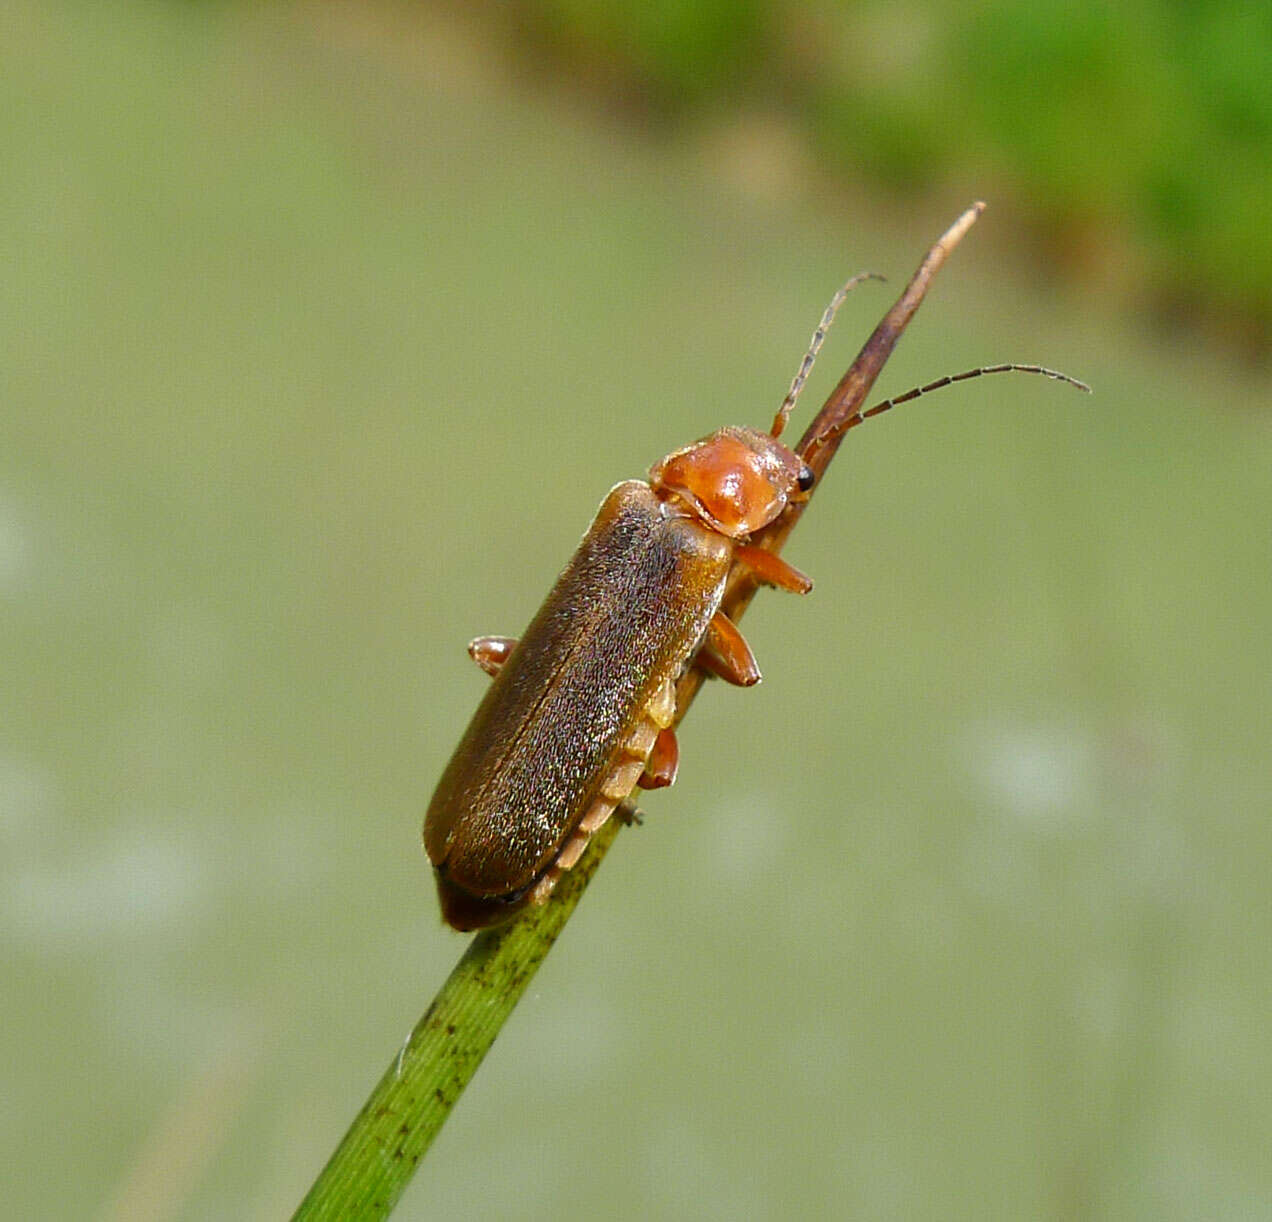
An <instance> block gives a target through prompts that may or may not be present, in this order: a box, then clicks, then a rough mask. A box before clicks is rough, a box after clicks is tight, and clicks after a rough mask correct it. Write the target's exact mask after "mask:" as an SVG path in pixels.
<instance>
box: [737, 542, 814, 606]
mask: <svg viewBox="0 0 1272 1222" xmlns="http://www.w3.org/2000/svg"><path fill="white" fill-rule="evenodd" d="M733 558H734V560H736V561H737V562H738V563H739V564H741V565H745V566H746V567H747V568H748V569H750V570H751V572H752V573H753V574H755V578H756V580H757V581H762V582H764V583H765V584H766V585H770V586H776V587H777V588H778V589H779V590H789V591H790V592H791V593H792V594H807V593H808V591H809V590H811V589H812V588H813V579H812V578H811V577H809V576H807V575H806V574H804V573H801V572H800V571H799V569H797V568H796V567H795V566H794V565H793V564H787V563H786V561H785V560H783V559H782V558H781V556H779V555H778V554H777V553H776V552H770V551H768V550H767V549H766V548H763V547H752V546H751V545H750V544H749V543H739V544H738V546H737V547H735V548H734V549H733Z"/></svg>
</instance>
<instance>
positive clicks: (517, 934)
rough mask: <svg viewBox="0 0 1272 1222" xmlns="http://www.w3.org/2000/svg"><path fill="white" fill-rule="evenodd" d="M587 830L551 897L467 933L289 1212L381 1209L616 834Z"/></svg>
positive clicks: (375, 1213) (404, 1180)
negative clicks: (468, 938) (458, 954)
mask: <svg viewBox="0 0 1272 1222" xmlns="http://www.w3.org/2000/svg"><path fill="white" fill-rule="evenodd" d="M619 826H620V824H619V821H618V820H617V819H611V820H610V821H609V823H608V824H606V826H605V827H603V828H601V829H600V831H598V832H597V833H596V835H595V836H594V837H593V838H592V843H591V844H590V845H589V846H588V850H587V852H586V853H584V855H583V857H582V858H581V859H580V860H579V862H578V864H577V865H576V866H575V867H574V869H573V870H570V871H569V872H568V873H567V874H565V875H564V876H563V877H562V879H561V881H560V882H559V883H558V884H557V886H556V889H555V890H554V891H553V893H552V902H551V903H549V904H544V905H542V906H541V907H537V908H528V909H526V910H524V911H523V912H522V913H521V914H520V915H519V916H518V917H517V918H516V919H515V920H512V921H510V922H508V924H506V925H502V926H499V927H498V928H496V929H488V930H485V931H484V932H482V933H479V934H478V935H477V936H476V937H474V938H473V940H472V942H471V943H470V944H469V947H468V949H467V950H466V951H465V952H464V955H463V957H462V958H461V959H460V961H459V962H458V963H457V964H456V965H455V968H454V970H453V971H452V972H451V974H450V976H449V977H448V978H447V980H446V983H445V984H444V985H442V988H441V991H440V992H439V993H438V994H437V996H436V997H435V998H434V999H433V1004H432V1005H430V1006H429V1008H428V1010H427V1011H426V1012H425V1014H424V1017H423V1018H421V1019H420V1021H419V1022H418V1023H416V1025H415V1029H414V1030H413V1031H412V1032H411V1034H410V1036H409V1037H408V1039H407V1041H406V1043H405V1044H404V1045H403V1046H402V1049H401V1051H400V1052H399V1053H398V1055H397V1056H395V1057H394V1058H393V1061H392V1063H391V1064H390V1065H389V1067H388V1069H387V1070H385V1073H384V1076H383V1077H382V1078H381V1079H380V1081H379V1083H378V1084H377V1085H376V1087H375V1089H374V1090H373V1091H372V1092H371V1097H370V1098H369V1099H368V1100H367V1102H366V1103H365V1104H364V1105H363V1108H362V1111H361V1112H359V1113H358V1115H357V1118H356V1119H355V1120H354V1122H353V1124H352V1125H351V1126H350V1128H349V1131H348V1133H347V1134H346V1135H345V1138H344V1140H343V1141H342V1142H341V1143H340V1145H339V1147H338V1148H337V1149H336V1152H335V1153H334V1154H333V1155H332V1157H331V1161H330V1162H328V1164H327V1166H326V1167H325V1168H323V1171H322V1174H321V1175H320V1176H319V1177H318V1179H317V1180H316V1181H315V1183H314V1186H313V1187H312V1188H311V1189H310V1191H309V1195H308V1196H306V1197H305V1199H304V1201H303V1202H301V1206H300V1208H299V1209H298V1210H297V1211H296V1215H295V1216H296V1218H298V1219H300V1218H303V1219H318V1218H332V1219H336V1218H339V1219H347V1218H382V1217H386V1216H387V1215H388V1214H389V1212H390V1211H391V1210H392V1209H393V1206H394V1205H395V1204H396V1203H397V1200H398V1198H399V1197H400V1196H401V1195H402V1192H403V1190H404V1189H405V1188H406V1185H407V1184H408V1183H409V1182H410V1178H411V1175H412V1173H413V1172H414V1170H415V1167H416V1165H417V1164H418V1163H419V1161H420V1159H421V1158H423V1157H424V1152H425V1151H426V1150H427V1149H428V1148H429V1146H430V1145H431V1144H432V1141H433V1138H434V1137H436V1136H437V1134H438V1132H439V1131H440V1130H441V1127H442V1125H443V1124H445V1123H446V1117H447V1116H448V1115H449V1114H450V1110H451V1108H452V1107H453V1106H454V1104H455V1100H456V1099H458V1098H459V1096H460V1093H461V1092H462V1091H463V1089H464V1087H465V1086H467V1085H468V1082H469V1079H470V1078H471V1077H472V1076H473V1074H474V1073H475V1072H476V1070H477V1066H478V1065H480V1064H481V1061H482V1058H483V1057H484V1056H485V1055H486V1052H487V1050H488V1049H489V1048H490V1045H491V1044H492V1043H494V1039H495V1036H497V1035H498V1034H499V1030H500V1028H501V1027H502V1026H503V1024H504V1020H505V1019H506V1018H507V1017H508V1015H509V1014H510V1013H512V1009H513V1007H514V1006H515V1005H516V1004H517V1002H518V1001H519V1000H520V998H521V995H522V993H524V992H525V991H526V986H527V985H528V984H529V983H530V980H531V979H532V978H533V976H534V973H535V971H536V970H537V969H538V967H539V964H540V963H542V962H543V958H544V956H545V955H546V954H547V953H548V951H549V950H551V949H552V944H553V942H555V941H556V938H557V935H558V934H559V933H560V932H561V930H562V929H563V928H564V926H565V923H566V921H567V920H569V918H570V914H571V913H572V912H573V911H574V907H575V905H576V904H577V903H578V902H579V898H580V897H581V896H582V894H583V891H584V889H585V888H586V887H587V884H588V882H589V881H590V880H591V877H592V875H593V874H594V873H595V872H596V868H597V866H599V865H600V863H601V859H602V858H603V857H604V856H605V853H606V850H607V849H608V848H609V846H610V845H611V844H612V843H613V841H614V837H615V836H616V835H617V834H618V829H619Z"/></svg>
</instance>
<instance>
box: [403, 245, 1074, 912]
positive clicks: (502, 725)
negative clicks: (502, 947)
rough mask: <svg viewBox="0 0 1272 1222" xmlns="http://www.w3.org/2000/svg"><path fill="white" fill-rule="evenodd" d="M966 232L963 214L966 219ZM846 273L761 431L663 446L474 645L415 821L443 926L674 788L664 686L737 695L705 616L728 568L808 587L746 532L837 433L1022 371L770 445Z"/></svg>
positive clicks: (725, 637)
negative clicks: (448, 741)
mask: <svg viewBox="0 0 1272 1222" xmlns="http://www.w3.org/2000/svg"><path fill="white" fill-rule="evenodd" d="M968 223H970V222H968ZM865 278H866V276H855V277H853V279H852V280H850V281H849V282H848V283H847V284H846V285H845V286H844V287H843V288H842V289H840V290H839V292H837V293H836V294H835V297H834V299H833V300H832V301H831V303H830V305H829V306H828V307H827V309H826V311H825V313H824V314H823V316H822V320H821V323H820V324H819V325H818V327H817V330H816V331H815V332H814V334H813V338H812V342H811V343H810V345H809V348H808V351H807V352H806V354H805V355H804V358H803V359H802V360H801V362H800V365H799V369H798V371H797V372H796V375H795V378H794V380H793V381H792V383H791V388H790V390H789V392H788V393H787V395H786V397H785V398H784V399H783V401H782V404H781V406H780V407H779V408H778V411H777V415H776V417H775V418H774V421H773V425H772V428H771V430H770V431H769V432H767V433H762V432H759V431H758V430H756V429H750V428H741V427H729V428H723V429H720V430H718V431H717V432H715V433H712V434H711V435H710V436H708V437H705V438H703V439H702V440H700V441H695V442H693V443H692V444H691V445H688V446H685V447H684V448H683V449H679V450H676V451H674V452H673V453H671V454H669V455H667V457H665V458H663V459H661V460H660V461H658V462H656V463H655V464H654V465H653V467H651V468H650V473H649V479H648V480H647V481H646V480H627V481H625V482H623V483H620V484H618V485H616V486H615V487H614V488H613V489H611V491H610V492H609V495H608V496H606V498H605V500H604V501H603V502H602V503H601V507H600V509H599V510H598V511H597V514H596V518H595V519H594V521H593V522H592V525H591V527H590V528H589V529H588V531H587V533H586V534H585V535H584V536H583V540H582V542H581V543H580V544H579V548H578V550H577V551H576V552H575V553H574V556H573V558H572V559H571V560H570V562H569V564H567V565H566V567H565V569H564V571H563V572H562V573H561V575H560V577H559V578H558V579H557V582H556V585H555V586H554V587H553V588H552V591H551V593H550V594H549V595H548V597H547V599H546V600H545V602H544V604H543V606H542V607H541V608H540V610H539V612H538V614H537V615H536V616H535V617H534V619H533V620H532V621H531V623H530V625H529V627H528V628H527V629H526V630H525V632H524V633H523V634H522V636H521V638H520V640H514V639H512V638H510V637H478V638H477V639H476V640H474V641H472V642H471V643H470V645H469V647H468V648H469V653H470V654H471V655H472V658H473V660H474V661H475V662H476V663H477V664H478V665H479V666H480V667H481V668H482V669H483V670H485V671H486V672H487V673H489V674H491V675H492V676H493V677H494V681H493V682H492V684H491V686H490V687H489V689H488V690H487V692H486V695H485V698H484V699H483V700H482V701H481V703H480V704H479V705H478V707H477V710H476V712H475V713H474V714H473V718H472V721H471V722H470V723H469V725H468V729H467V730H466V731H465V732H464V736H463V737H462V738H461V739H460V742H459V746H458V747H456V749H455V753H454V755H453V756H452V757H451V760H450V763H449V764H448V765H447V766H446V770H445V772H443V774H442V778H441V780H440V782H439V783H438V786H437V790H436V792H435V793H434V794H433V799H432V801H431V803H430V804H429V808H428V814H427V816H426V818H425V822H424V845H425V848H426V850H427V852H428V856H429V858H430V860H431V861H432V863H433V866H434V868H435V871H436V877H437V888H438V894H439V897H440V899H441V906H442V915H443V916H444V918H445V919H446V921H447V922H448V923H449V924H451V925H452V926H454V927H455V928H456V929H461V930H468V929H480V928H483V927H486V926H489V925H496V924H498V923H499V922H501V921H503V920H506V919H507V918H508V917H510V916H511V915H512V914H513V913H515V912H516V911H517V910H518V909H520V908H522V907H524V906H525V905H526V904H538V903H543V902H544V901H545V900H546V899H547V898H548V896H549V895H550V894H551V892H552V889H553V887H554V886H555V885H556V883H557V880H558V879H559V878H560V877H561V875H562V874H563V873H564V872H565V871H567V870H569V869H570V868H571V867H572V866H573V865H574V864H575V862H577V861H578V859H579V857H580V855H581V854H582V852H583V850H584V849H585V848H586V847H587V844H588V842H589V840H590V839H591V837H592V835H593V833H594V832H595V831H596V830H597V829H598V828H600V827H601V826H603V824H604V823H605V822H606V820H608V819H609V818H610V816H611V815H612V814H613V813H614V811H615V809H616V808H618V807H619V806H620V804H624V803H625V802H627V800H628V798H629V796H630V794H631V792H632V790H633V789H635V788H636V787H637V786H638V785H639V786H640V787H642V788H654V787H657V786H662V785H670V784H671V783H672V781H673V780H674V779H675V775H676V768H677V763H678V756H679V752H678V748H677V746H676V739H675V734H674V733H673V731H672V725H673V722H674V720H675V714H676V680H677V679H678V678H679V676H680V675H681V674H682V672H683V671H684V670H685V669H686V668H688V667H690V666H695V665H696V666H699V667H700V668H702V669H703V670H706V671H708V672H710V673H713V674H715V675H718V676H720V677H721V678H724V679H726V680H728V681H729V682H731V683H735V684H738V685H740V686H749V685H750V684H753V683H756V682H758V681H759V678H760V671H759V667H758V666H757V665H756V662H755V658H754V656H753V655H752V653H751V650H750V648H749V647H748V646H747V643H746V641H745V640H744V639H743V637H742V635H741V633H740V632H739V631H738V629H737V628H736V627H735V626H734V624H733V623H732V621H731V620H730V619H729V618H728V616H726V615H725V614H724V613H723V612H722V611H721V610H720V601H721V598H722V596H723V594H724V590H725V584H726V579H727V578H728V575H729V572H730V569H731V568H733V566H734V565H738V566H742V567H744V568H746V569H748V570H749V571H750V573H751V575H752V577H753V578H754V579H755V580H756V581H758V582H760V583H763V584H767V585H772V586H776V587H778V588H779V589H783V590H789V591H792V592H794V593H799V594H805V593H807V592H808V591H809V590H810V589H811V588H812V582H811V581H810V580H809V578H807V577H806V576H804V574H803V573H801V572H799V570H798V569H796V568H794V567H792V566H791V565H790V564H788V563H787V562H786V561H785V560H783V559H782V558H781V557H780V556H778V555H777V554H776V553H775V552H773V551H766V550H763V549H761V548H758V547H755V546H752V544H751V542H750V539H751V536H752V535H753V534H754V533H755V532H756V531H759V530H761V529H762V528H764V527H765V526H767V525H769V524H770V523H772V522H774V521H776V519H777V518H779V517H780V516H781V514H782V513H783V512H784V511H785V510H786V509H787V507H788V506H792V505H798V504H800V503H801V502H802V501H804V500H806V499H807V497H808V495H809V491H810V489H811V488H812V484H813V480H814V473H813V470H812V468H810V466H809V465H808V461H806V460H812V459H813V456H814V454H815V453H816V452H817V451H819V450H820V449H821V448H822V447H824V446H827V445H832V444H833V443H835V442H836V441H837V440H838V438H839V437H840V436H841V435H842V434H843V433H844V432H846V431H847V430H848V429H850V428H852V427H854V426H856V425H858V424H861V423H863V422H864V421H865V420H868V419H869V418H870V417H872V416H877V415H879V414H880V413H882V412H886V411H888V410H890V409H891V408H893V407H895V406H897V405H898V404H900V403H905V402H908V401H909V400H911V399H916V398H918V397H919V396H920V395H923V394H927V393H929V392H931V391H934V390H937V389H940V388H941V387H943V386H948V385H950V384H951V383H954V382H961V381H965V380H967V379H969V378H977V377H982V376H985V375H987V374H995V373H1008V372H1019V373H1031V374H1040V375H1042V376H1044V377H1048V378H1052V379H1055V380H1057V381H1061V382H1066V383H1069V384H1070V385H1073V386H1077V387H1079V388H1080V389H1082V390H1087V389H1089V388H1088V387H1087V386H1085V385H1084V384H1083V383H1082V382H1079V381H1077V380H1076V379H1074V378H1070V377H1068V376H1067V375H1066V374H1063V373H1058V372H1056V371H1055V370H1052V369H1045V368H1043V367H1042V366H1040V365H1017V364H1008V365H988V366H982V367H980V368H977V369H969V370H967V371H966V372H964V373H959V374H954V375H952V376H949V377H944V378H939V379H937V380H936V381H935V382H929V383H928V384H927V385H925V386H919V387H915V388H914V389H913V390H910V391H907V392H906V393H905V394H902V395H897V396H895V397H893V398H891V399H885V400H884V401H883V402H881V403H878V404H876V405H875V406H873V407H871V408H869V409H867V410H861V409H858V410H856V411H855V412H854V413H852V414H851V415H849V416H847V417H846V418H844V419H841V420H840V421H839V422H838V423H836V424H834V425H833V426H831V427H829V428H827V429H825V430H824V431H822V432H818V433H814V434H813V436H811V437H808V438H805V440H804V441H803V443H802V444H801V446H800V447H799V448H798V449H797V450H792V449H789V448H788V447H787V446H785V445H783V444H782V442H781V441H780V440H779V438H780V436H781V434H782V431H783V429H784V428H785V426H786V422H787V420H788V419H789V417H790V414H791V411H792V410H793V409H794V407H795V404H796V403H797V401H798V399H799V396H800V392H801V391H802V390H803V387H804V383H805V381H806V379H807V377H808V374H809V372H810V370H811V369H812V366H813V362H814V361H815V360H816V357H817V352H818V349H819V348H820V347H821V344H822V341H823V340H824V339H825V335H826V331H827V329H828V328H829V326H830V324H831V321H832V320H833V318H834V315H835V311H836V310H837V309H838V308H839V305H840V304H841V303H842V301H843V299H844V297H845V296H846V295H847V293H848V291H849V290H850V289H851V288H852V287H853V286H854V285H856V284H857V283H859V282H860V281H861V280H863V279H865Z"/></svg>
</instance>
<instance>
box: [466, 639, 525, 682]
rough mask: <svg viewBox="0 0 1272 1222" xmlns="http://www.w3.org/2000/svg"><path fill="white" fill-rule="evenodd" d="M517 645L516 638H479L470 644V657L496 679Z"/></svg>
mask: <svg viewBox="0 0 1272 1222" xmlns="http://www.w3.org/2000/svg"><path fill="white" fill-rule="evenodd" d="M516 643H517V638H516V637H515V636H478V637H474V638H473V639H472V640H471V641H469V642H468V656H469V657H470V658H472V660H473V661H474V662H476V663H477V665H478V666H480V667H481V668H482V670H484V671H485V672H486V674H488V675H490V676H491V678H494V676H495V675H497V674H498V673H499V671H500V668H501V667H502V666H503V664H504V663H505V662H506V661H507V660H508V655H509V654H510V653H511V652H512V650H513V647H514V646H515V645H516Z"/></svg>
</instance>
